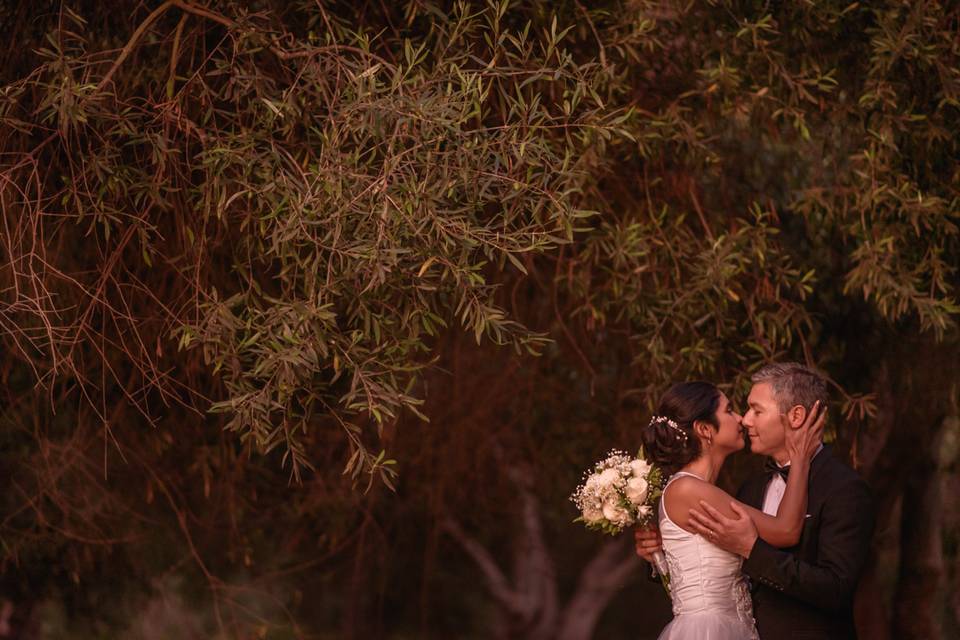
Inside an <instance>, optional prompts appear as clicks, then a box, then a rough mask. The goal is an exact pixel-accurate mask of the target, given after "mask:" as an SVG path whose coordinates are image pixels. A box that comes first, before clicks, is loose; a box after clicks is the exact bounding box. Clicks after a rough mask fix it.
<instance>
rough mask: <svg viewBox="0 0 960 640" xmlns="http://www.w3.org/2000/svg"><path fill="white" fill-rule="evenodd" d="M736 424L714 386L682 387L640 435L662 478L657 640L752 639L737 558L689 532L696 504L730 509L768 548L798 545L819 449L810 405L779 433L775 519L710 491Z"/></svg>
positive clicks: (733, 444)
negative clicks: (785, 453) (785, 462)
mask: <svg viewBox="0 0 960 640" xmlns="http://www.w3.org/2000/svg"><path fill="white" fill-rule="evenodd" d="M741 420H742V418H741V416H740V415H739V414H737V412H736V411H734V408H733V406H732V405H731V404H730V400H728V399H727V396H726V395H724V394H723V392H721V391H720V390H719V389H718V388H717V387H716V386H714V385H712V384H710V383H708V382H684V383H680V384H675V385H673V386H672V387H670V389H668V390H667V392H666V393H665V394H664V396H663V398H662V399H661V400H660V405H659V407H658V409H657V412H656V414H655V415H654V416H653V418H652V419H651V420H650V424H649V425H648V426H647V427H645V428H644V429H643V432H642V434H641V438H642V441H643V449H644V452H645V453H646V457H647V459H648V460H649V461H650V462H652V463H654V464H656V465H658V466H660V468H661V469H662V470H663V473H664V476H665V477H669V480H668V482H667V484H666V486H665V487H664V490H663V495H662V497H661V499H660V518H659V521H660V535H661V537H662V539H663V551H664V554H665V555H666V558H667V566H668V567H669V568H670V597H671V599H672V601H673V614H674V618H673V620H672V621H671V622H670V624H668V625H667V626H666V628H664V630H663V632H662V633H661V634H660V638H659V640H686V639H688V638H689V639H692V638H697V639H703V640H739V639H741V638H747V639H753V640H756V639H757V638H758V635H757V631H756V627H755V625H754V620H753V607H752V605H751V602H750V591H749V588H748V586H747V581H746V578H745V577H744V576H743V575H742V574H741V572H740V566H741V564H742V563H743V558H741V557H740V556H738V555H736V554H733V553H730V552H729V551H724V550H723V549H720V548H719V547H717V546H715V545H714V544H712V543H711V541H710V540H709V539H708V538H709V536H708V537H707V538H704V537H702V536H700V535H699V534H697V533H694V529H693V527H692V526H691V518H690V511H691V510H692V509H694V508H696V507H699V506H700V503H701V501H703V502H706V503H707V504H709V505H711V506H712V507H713V508H715V509H717V510H718V511H720V512H721V513H722V514H724V515H725V516H727V517H730V518H736V517H737V514H736V513H734V511H733V508H734V507H732V506H731V504H733V505H735V506H736V507H737V508H738V510H739V511H742V512H745V513H746V514H748V515H749V516H750V518H751V519H752V520H753V522H754V523H755V524H756V526H757V530H758V533H759V535H760V537H761V538H763V539H764V540H765V541H767V542H768V543H769V544H772V545H774V546H777V547H791V546H793V545H795V544H796V543H797V541H798V540H799V538H800V533H801V531H802V529H803V520H804V513H805V512H806V503H807V476H808V474H809V472H810V460H811V459H812V457H813V455H814V454H815V453H816V451H817V449H818V447H819V446H820V437H821V435H822V431H823V423H824V414H823V412H822V411H818V409H817V406H816V405H815V406H814V407H813V408H812V410H811V411H810V412H809V413H808V416H807V419H806V420H805V421H804V423H803V424H802V425H801V426H800V427H799V428H797V429H791V428H788V429H787V430H786V432H787V448H788V450H789V452H790V460H791V466H790V473H789V475H788V477H787V487H786V492H785V493H784V496H783V501H782V502H781V503H780V508H779V510H778V512H777V515H776V516H775V517H774V516H770V515H767V514H765V513H763V512H762V511H759V510H757V509H754V508H753V507H750V506H748V505H745V504H742V503H739V502H737V501H736V500H735V499H734V498H733V497H731V496H730V495H729V494H727V493H726V492H725V491H723V490H722V489H720V488H719V487H717V486H716V484H715V483H716V480H717V476H718V475H719V473H720V467H722V466H723V461H724V460H725V459H726V458H727V456H729V455H730V454H731V453H733V452H734V451H739V450H741V449H743V448H744V446H745V439H744V433H743V427H742V425H741ZM714 535H715V534H714Z"/></svg>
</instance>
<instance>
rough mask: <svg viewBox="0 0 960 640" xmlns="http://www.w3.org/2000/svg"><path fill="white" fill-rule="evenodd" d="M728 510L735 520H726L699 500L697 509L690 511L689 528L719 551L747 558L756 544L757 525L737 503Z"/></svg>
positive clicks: (732, 504) (731, 504)
mask: <svg viewBox="0 0 960 640" xmlns="http://www.w3.org/2000/svg"><path fill="white" fill-rule="evenodd" d="M730 508H731V509H732V510H733V512H734V513H735V514H737V517H736V518H727V517H726V516H724V515H723V514H722V513H720V512H719V511H717V510H716V509H714V508H713V507H712V506H710V504H708V503H706V502H704V501H703V500H701V501H700V508H699V509H690V527H691V528H692V529H693V530H694V531H696V532H697V533H699V534H700V535H702V536H703V537H704V538H706V539H707V540H709V541H710V542H712V543H713V544H715V545H717V546H718V547H720V548H721V549H726V550H727V551H729V552H731V553H736V554H737V555H740V556H743V557H744V558H749V557H750V552H751V551H753V545H754V544H756V542H757V537H758V533H757V525H755V524H754V522H753V519H751V518H750V514H749V513H747V512H746V511H745V510H744V508H743V507H741V506H740V505H739V504H738V503H737V502H731V503H730Z"/></svg>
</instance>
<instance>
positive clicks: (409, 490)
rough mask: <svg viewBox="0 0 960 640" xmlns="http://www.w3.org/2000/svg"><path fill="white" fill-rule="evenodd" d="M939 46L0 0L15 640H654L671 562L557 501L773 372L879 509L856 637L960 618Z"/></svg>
mask: <svg viewBox="0 0 960 640" xmlns="http://www.w3.org/2000/svg"><path fill="white" fill-rule="evenodd" d="M958 31H960V10H958V8H957V6H956V5H955V4H954V3H938V2H927V1H922V0H921V1H916V2H905V1H899V2H897V1H893V0H886V1H880V0H878V1H876V2H861V3H857V2H853V3H851V2H847V1H844V2H833V1H830V0H824V1H820V2H813V1H802V2H792V3H776V2H768V1H767V2H761V1H756V0H750V1H721V0H714V1H709V2H669V1H664V2H660V1H653V0H650V1H646V0H620V1H604V2H586V1H585V0H584V1H582V2H581V1H579V0H574V1H573V2H569V1H566V0H563V1H560V2H543V1H540V0H513V1H510V0H502V1H500V2H495V1H493V0H491V1H490V2H487V3H482V2H432V1H430V0H414V1H409V2H396V3H390V2H382V1H379V0H378V1H373V0H371V1H369V2H364V1H360V2H352V3H340V2H328V1H323V0H296V1H291V2H287V1H283V2H281V1H279V0H250V1H248V2H240V1H231V0H211V1H201V0H190V1H188V0H169V1H165V2H161V1H153V0H151V1H146V2H145V1H140V0H137V1H134V0H120V1H117V2H112V3H101V2H93V1H92V0H74V1H70V2H66V1H65V2H60V1H50V0H36V1H34V2H29V3H28V2H6V3H2V4H0V32H2V33H4V34H7V35H8V37H7V38H6V39H5V41H4V44H3V47H4V51H3V54H4V55H3V58H2V60H3V61H2V63H0V214H2V218H3V227H2V229H0V233H2V243H0V257H2V258H0V292H2V293H0V340H2V343H3V359H2V361H0V362H2V366H0V380H2V383H3V384H2V392H0V421H2V430H0V439H2V443H3V447H2V469H3V472H4V479H5V482H4V484H3V487H2V493H0V500H2V504H3V507H4V508H3V513H4V515H3V521H2V527H0V541H2V560H3V561H2V567H3V579H2V584H0V588H2V593H0V596H2V598H3V599H4V605H3V609H2V611H0V618H2V619H0V633H7V635H8V636H10V637H24V638H26V637H50V638H53V637H76V638H87V637H89V638H93V637H139V638H151V639H152V638H166V637H170V638H173V637H176V638H191V637H196V638H206V637H223V638H227V637H230V638H233V637H262V638H369V637H385V638H428V637H436V638H449V637H465V638H467V637H477V638H480V637H483V638H486V637H497V638H563V639H566V640H575V639H580V638H589V637H592V636H596V637H608V638H627V637H629V638H636V637H641V638H643V637H650V638H654V637H656V635H657V634H658V633H659V630H660V628H661V626H662V625H663V624H664V623H665V622H666V621H667V620H668V619H669V616H670V613H669V606H668V603H667V602H666V600H665V598H664V596H663V595H662V594H661V593H660V592H659V587H658V586H657V585H656V584H654V583H652V582H648V581H647V580H646V579H645V578H644V572H645V568H644V567H643V566H642V565H641V564H640V562H639V561H638V560H636V558H635V557H634V556H633V554H632V551H631V549H630V541H629V540H628V539H626V537H624V538H622V539H616V540H601V539H599V538H598V537H597V536H596V535H592V534H589V533H587V532H585V531H581V530H580V528H579V527H578V526H576V525H573V524H572V523H571V521H572V519H573V517H574V515H575V514H574V512H573V507H572V505H571V504H570V503H569V502H568V501H567V496H568V495H569V493H570V491H572V489H573V488H574V486H575V485H576V483H577V481H578V479H579V476H580V473H581V471H582V470H583V469H585V468H586V467H588V466H589V465H590V464H591V462H592V461H593V460H595V459H596V458H597V457H599V456H600V455H602V454H603V453H604V452H606V451H607V450H608V449H610V448H613V447H617V448H623V449H628V450H631V449H633V448H635V447H636V446H637V445H638V443H639V438H638V434H637V430H638V428H639V427H640V425H642V424H644V423H645V422H646V420H647V419H648V418H649V411H650V408H651V406H652V405H653V404H654V403H655V402H656V400H657V398H658V396H659V394H660V393H661V392H662V390H663V389H664V388H665V386H666V385H667V384H668V383H669V382H670V381H675V380H683V379H690V378H705V379H709V380H713V381H717V382H721V383H723V385H724V388H725V389H726V390H727V391H728V393H729V394H731V396H732V397H733V398H734V399H735V401H738V402H741V403H742V401H743V399H744V397H745V392H746V390H747V388H748V379H749V373H750V371H751V370H753V369H755V368H756V367H757V366H759V365H760V364H762V363H763V362H766V361H769V360H775V359H794V360H799V361H803V362H806V363H808V364H811V365H813V366H817V367H819V368H820V369H821V370H822V371H824V372H825V373H826V374H827V375H828V376H829V377H830V379H831V381H832V384H833V389H834V397H835V399H836V406H835V408H834V410H833V414H832V415H833V419H832V421H831V424H830V429H829V434H828V436H829V438H830V439H831V440H832V441H833V442H834V445H835V447H836V450H837V452H838V454H840V455H842V456H846V457H848V459H850V460H851V462H852V464H853V465H854V466H856V467H857V468H858V469H859V471H860V472H861V473H862V474H863V475H864V477H866V478H867V479H868V481H869V482H870V483H871V484H872V485H873V486H874V488H875V490H876V491H877V494H878V498H879V501H880V505H881V513H880V520H879V526H878V530H877V534H876V537H875V539H874V540H873V541H872V554H871V559H870V566H869V568H868V571H867V575H866V576H865V578H864V580H863V584H862V585H861V592H860V594H859V597H858V600H857V608H856V613H857V619H858V625H859V626H860V630H861V634H862V635H863V636H864V637H871V638H885V637H886V638H890V637H897V638H938V637H952V636H953V635H954V634H956V633H957V631H958V619H960V592H958V590H957V589H956V585H957V580H958V570H960V554H958V547H960V513H958V505H957V503H956V501H955V500H950V499H948V498H949V496H951V495H956V491H957V490H958V488H960V482H958V466H957V457H958V454H960V406H958V404H960V402H958V381H960V373H958V369H957V366H956V362H957V355H958V353H960V350H958V346H960V340H958V329H957V316H958V311H960V307H958V304H957V288H958V286H960V278H958V274H957V266H958V264H957V263H958V255H960V240H958V227H957V225H958V222H960V155H958V148H957V146H958V142H957V141H958V140H960V131H958V122H960V120H958V115H960V102H958V100H960V37H958V36H960V33H958ZM758 466H759V461H758V460H754V459H751V458H750V457H749V456H748V455H746V454H743V455H740V456H738V457H736V458H735V459H733V460H731V463H730V464H729V465H728V468H727V469H726V470H725V474H724V476H723V478H722V482H723V483H724V484H725V486H727V487H728V488H733V487H735V486H736V485H737V483H738V482H739V481H741V480H742V479H743V478H744V477H745V475H746V474H747V473H748V472H750V471H751V470H755V469H756V468H758ZM4 625H7V626H9V628H10V629H11V630H10V631H9V632H8V631H6V628H7V627H5V626H4Z"/></svg>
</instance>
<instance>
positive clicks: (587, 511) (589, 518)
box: [583, 502, 603, 524]
mask: <svg viewBox="0 0 960 640" xmlns="http://www.w3.org/2000/svg"><path fill="white" fill-rule="evenodd" d="M583 520H584V522H586V523H587V524H596V523H598V522H600V521H601V520H603V509H601V508H600V505H599V504H598V503H595V502H591V503H589V504H585V505H583Z"/></svg>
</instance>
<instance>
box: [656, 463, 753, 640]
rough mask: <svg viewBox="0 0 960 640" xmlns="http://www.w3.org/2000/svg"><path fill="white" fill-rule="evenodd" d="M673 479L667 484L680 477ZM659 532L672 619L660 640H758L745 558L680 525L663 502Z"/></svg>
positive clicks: (681, 473)
mask: <svg viewBox="0 0 960 640" xmlns="http://www.w3.org/2000/svg"><path fill="white" fill-rule="evenodd" d="M685 475H686V476H692V477H694V478H696V477H698V476H696V475H695V474H692V473H687V472H684V471H680V472H677V473H675V474H674V475H673V476H671V477H670V480H669V482H667V486H666V487H664V490H663V493H664V498H665V497H666V493H667V488H668V487H669V486H670V484H672V483H673V482H674V481H675V480H676V479H677V478H680V477H682V476H685ZM660 535H661V537H662V538H663V553H664V555H666V557H667V566H668V567H669V568H670V597H671V599H672V600H673V615H674V618H673V620H671V621H670V624H668V625H667V626H666V627H665V628H664V630H663V632H661V633H660V638H659V640H693V639H696V640H759V637H760V636H758V635H757V628H756V624H755V623H754V619H753V604H752V603H751V601H750V590H749V588H748V586H747V580H746V578H745V577H744V576H743V574H742V573H741V571H740V567H741V565H742V564H743V559H742V558H741V557H740V556H738V555H736V554H734V553H730V552H729V551H724V550H723V549H721V548H719V547H717V546H715V545H713V544H712V543H710V542H708V541H707V540H706V539H705V538H703V537H702V536H700V535H697V534H694V533H690V532H689V531H684V530H683V529H681V528H680V527H679V526H678V525H677V524H676V523H674V522H673V520H671V519H670V517H669V516H668V515H667V511H666V509H665V508H664V499H663V498H661V500H660Z"/></svg>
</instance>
